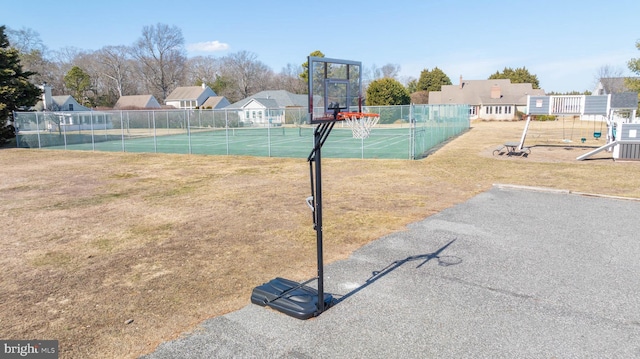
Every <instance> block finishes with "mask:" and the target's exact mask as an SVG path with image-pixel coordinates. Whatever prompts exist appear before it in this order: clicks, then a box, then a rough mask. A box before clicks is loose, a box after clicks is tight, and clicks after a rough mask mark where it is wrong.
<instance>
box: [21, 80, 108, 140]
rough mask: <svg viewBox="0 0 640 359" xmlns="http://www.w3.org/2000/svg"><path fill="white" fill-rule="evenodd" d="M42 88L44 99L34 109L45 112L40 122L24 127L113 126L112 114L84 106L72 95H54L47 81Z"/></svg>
mask: <svg viewBox="0 0 640 359" xmlns="http://www.w3.org/2000/svg"><path fill="white" fill-rule="evenodd" d="M38 87H40V89H41V90H42V100H41V101H38V103H36V105H35V106H34V109H35V110H36V111H38V112H44V114H43V116H41V118H42V119H43V120H42V122H39V123H33V124H29V123H24V124H22V126H23V129H24V130H26V129H47V130H50V131H78V130H90V129H92V130H98V129H110V128H113V124H112V123H111V114H109V113H107V112H100V111H93V110H92V109H90V108H88V107H86V106H82V105H80V104H79V103H78V101H76V99H75V98H73V97H72V96H70V95H61V96H52V95H51V86H49V85H47V84H46V83H45V84H43V85H40V86H38Z"/></svg>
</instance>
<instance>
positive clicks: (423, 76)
mask: <svg viewBox="0 0 640 359" xmlns="http://www.w3.org/2000/svg"><path fill="white" fill-rule="evenodd" d="M443 85H451V79H450V78H449V76H447V75H446V74H445V73H444V72H443V71H442V70H440V69H439V68H438V67H434V68H433V70H431V71H429V69H424V70H422V72H421V73H420V79H418V85H417V88H416V90H417V91H440V90H442V86H443Z"/></svg>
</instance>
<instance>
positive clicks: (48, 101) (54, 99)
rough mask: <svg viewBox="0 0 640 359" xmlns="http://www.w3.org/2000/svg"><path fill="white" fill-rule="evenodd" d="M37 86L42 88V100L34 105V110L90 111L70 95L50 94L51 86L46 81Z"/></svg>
mask: <svg viewBox="0 0 640 359" xmlns="http://www.w3.org/2000/svg"><path fill="white" fill-rule="evenodd" d="M38 87H39V88H40V89H41V90H42V100H40V101H38V103H36V105H35V106H34V109H35V110H36V111H91V109H90V108H88V107H85V106H82V105H80V104H79V103H78V101H76V99H75V98H73V97H72V96H70V95H61V96H52V95H51V86H49V85H47V84H46V83H44V84H42V85H40V86H38Z"/></svg>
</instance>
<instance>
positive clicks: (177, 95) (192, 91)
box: [164, 83, 217, 109]
mask: <svg viewBox="0 0 640 359" xmlns="http://www.w3.org/2000/svg"><path fill="white" fill-rule="evenodd" d="M215 96H217V95H216V93H215V92H214V91H213V90H212V89H210V88H209V86H207V85H205V84H204V83H203V84H202V86H186V87H177V88H176V89H175V90H173V91H171V93H170V94H169V96H167V98H166V99H165V101H164V103H165V104H166V105H167V106H173V107H175V108H180V109H195V108H199V107H201V106H202V105H203V104H204V103H205V101H207V99H208V98H209V97H215Z"/></svg>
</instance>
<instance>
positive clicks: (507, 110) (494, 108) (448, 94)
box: [429, 76, 544, 120]
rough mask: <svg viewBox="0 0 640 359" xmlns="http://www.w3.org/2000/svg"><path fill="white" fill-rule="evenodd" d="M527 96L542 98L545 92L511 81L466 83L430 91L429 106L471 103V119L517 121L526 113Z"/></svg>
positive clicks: (530, 85)
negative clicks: (519, 114)
mask: <svg viewBox="0 0 640 359" xmlns="http://www.w3.org/2000/svg"><path fill="white" fill-rule="evenodd" d="M527 95H531V96H542V95H544V90H542V89H534V88H533V85H532V84H530V83H518V84H512V83H511V80H509V79H494V80H466V81H462V76H460V83H459V84H458V85H444V86H442V89H441V91H431V92H429V104H430V105H440V104H461V105H464V104H468V105H469V106H470V108H469V116H470V118H471V119H484V120H515V119H518V116H517V115H518V111H519V112H523V113H524V112H525V110H526V106H527Z"/></svg>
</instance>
